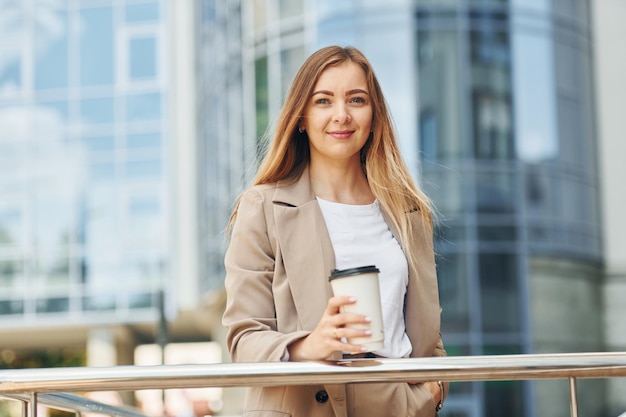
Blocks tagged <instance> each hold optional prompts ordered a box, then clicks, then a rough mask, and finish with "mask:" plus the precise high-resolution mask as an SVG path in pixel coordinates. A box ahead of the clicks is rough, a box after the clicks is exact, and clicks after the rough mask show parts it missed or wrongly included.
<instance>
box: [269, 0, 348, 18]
mask: <svg viewBox="0 0 626 417" xmlns="http://www.w3.org/2000/svg"><path fill="white" fill-rule="evenodd" d="M344 1H345V0H344ZM278 8H279V9H280V17H281V19H284V18H288V17H294V16H299V15H301V14H302V13H303V12H304V1H303V0H279V1H278Z"/></svg>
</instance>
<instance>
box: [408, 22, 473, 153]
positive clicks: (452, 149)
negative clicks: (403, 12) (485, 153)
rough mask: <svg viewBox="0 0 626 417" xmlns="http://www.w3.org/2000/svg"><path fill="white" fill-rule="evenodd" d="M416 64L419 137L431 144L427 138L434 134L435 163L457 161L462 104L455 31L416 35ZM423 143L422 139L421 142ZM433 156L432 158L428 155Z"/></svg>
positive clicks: (461, 148) (460, 138)
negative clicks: (453, 159) (422, 135)
mask: <svg viewBox="0 0 626 417" xmlns="http://www.w3.org/2000/svg"><path fill="white" fill-rule="evenodd" d="M417 56H418V63H419V85H418V87H419V105H420V110H419V115H420V117H421V118H424V119H422V120H420V127H421V132H420V133H422V134H425V135H426V137H425V140H426V142H423V141H422V146H429V147H430V149H431V150H432V148H433V147H434V146H432V143H428V141H430V142H432V140H431V138H430V137H429V136H428V135H431V137H432V135H435V136H436V138H435V142H436V152H437V155H436V156H437V158H436V160H442V159H447V158H459V157H461V156H462V153H463V145H462V143H463V139H464V137H465V135H464V134H463V133H462V131H461V128H460V127H461V126H462V121H461V117H462V116H461V114H462V112H461V111H460V106H461V103H463V100H462V99H461V95H460V94H461V92H462V91H463V89H462V88H461V86H460V77H459V75H458V74H457V72H456V70H457V68H459V67H460V63H459V56H460V52H459V47H458V36H457V33H456V32H454V31H437V32H432V33H431V32H426V31H420V32H418V35H417ZM420 140H422V139H420ZM431 157H432V155H431Z"/></svg>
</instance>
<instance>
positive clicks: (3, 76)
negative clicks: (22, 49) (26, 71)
mask: <svg viewBox="0 0 626 417" xmlns="http://www.w3.org/2000/svg"><path fill="white" fill-rule="evenodd" d="M17 53H18V52H17V51H15V52H14V54H15V56H14V57H11V56H10V55H11V52H7V51H0V54H1V55H4V59H2V60H0V96H2V93H3V92H5V91H12V90H16V89H18V88H19V87H20V85H21V84H22V75H21V70H22V62H21V60H20V59H19V57H18V56H17Z"/></svg>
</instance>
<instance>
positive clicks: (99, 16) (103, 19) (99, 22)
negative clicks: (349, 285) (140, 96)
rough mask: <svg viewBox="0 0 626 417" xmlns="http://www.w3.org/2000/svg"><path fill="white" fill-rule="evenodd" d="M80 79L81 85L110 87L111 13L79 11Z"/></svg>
mask: <svg viewBox="0 0 626 417" xmlns="http://www.w3.org/2000/svg"><path fill="white" fill-rule="evenodd" d="M80 18H81V28H82V31H81V36H80V80H81V84H82V85H106V84H113V74H114V70H113V69H114V67H115V63H114V53H113V11H112V9H111V8H110V7H104V8H95V9H86V10H81V12H80Z"/></svg>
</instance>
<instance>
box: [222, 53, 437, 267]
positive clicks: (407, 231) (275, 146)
mask: <svg viewBox="0 0 626 417" xmlns="http://www.w3.org/2000/svg"><path fill="white" fill-rule="evenodd" d="M344 62H354V63H356V64H358V65H359V66H360V67H361V68H362V69H363V71H364V72H365V78H366V80H367V87H368V90H369V94H370V97H371V103H372V134H371V135H370V137H369V139H368V141H367V142H366V144H365V145H364V146H363V148H362V149H361V162H362V167H363V170H364V172H365V175H366V177H367V180H368V182H369V186H370V188H371V190H372V193H373V194H374V196H376V198H377V199H378V201H379V202H380V204H381V205H382V206H383V207H384V209H385V210H386V211H387V213H388V214H389V216H390V217H391V219H392V221H393V222H394V223H395V225H396V227H397V228H398V231H399V233H400V235H401V236H400V237H401V239H402V241H403V242H409V239H408V237H409V236H410V235H411V234H413V233H415V232H417V231H416V230H412V223H411V222H410V221H409V219H408V216H407V214H408V213H411V212H415V211H418V212H419V215H420V216H421V217H422V220H423V222H422V224H423V225H424V226H425V227H426V228H427V230H428V232H429V233H431V232H432V223H433V222H432V212H433V210H432V205H431V202H430V200H429V199H428V197H427V196H426V195H425V194H424V193H423V192H422V191H421V190H420V189H419V188H418V187H417V185H416V184H415V182H414V181H413V179H412V177H411V174H410V173H409V170H408V169H407V167H406V165H405V163H404V161H403V159H402V156H401V154H400V149H399V148H398V144H397V142H396V137H395V133H394V126H393V123H392V121H391V117H390V115H389V111H388V109H387V103H386V101H385V98H384V96H383V93H382V89H381V88H380V84H379V83H378V80H377V79H376V76H375V74H374V71H373V69H372V66H371V65H370V63H369V61H368V60H367V58H365V56H364V55H363V53H361V52H360V51H359V50H358V49H356V48H354V47H340V46H328V47H325V48H322V49H320V50H318V51H317V52H315V53H313V54H312V55H311V56H309V58H307V60H306V61H305V62H304V64H302V67H300V70H299V71H298V73H297V74H296V76H295V78H294V80H293V83H292V85H291V88H290V89H289V92H288V94H287V97H286V99H285V103H284V105H283V107H282V110H281V112H280V115H279V117H278V120H277V122H276V126H275V130H274V135H273V138H272V140H271V141H270V144H269V148H268V150H267V152H266V154H265V156H264V158H263V161H262V162H261V165H260V167H259V169H258V171H257V175H256V178H255V179H254V182H253V184H254V185H259V184H268V183H274V182H277V181H280V180H286V179H289V180H292V179H297V178H298V177H299V176H300V174H301V173H302V171H303V169H304V167H305V166H306V165H307V164H308V163H309V160H310V150H309V141H308V137H307V135H306V132H305V133H300V132H299V130H298V127H299V126H300V125H301V121H302V118H303V117H304V109H305V106H306V104H307V102H308V100H309V98H310V97H311V94H312V93H313V89H314V88H315V84H316V83H317V81H318V79H319V77H320V75H321V74H322V73H323V72H324V71H325V70H326V69H327V68H329V67H332V66H335V65H339V64H342V63H344ZM237 209H238V203H237V204H236V206H235V209H234V210H233V213H232V215H231V218H230V221H229V226H230V225H232V223H233V222H234V220H235V218H236V216H237ZM409 258H411V257H409Z"/></svg>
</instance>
